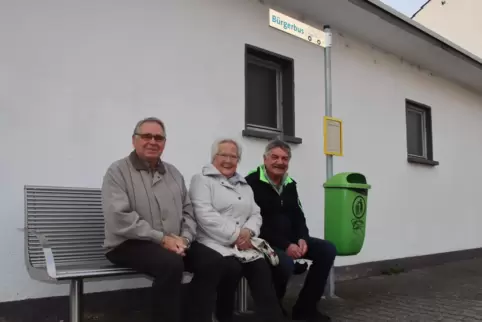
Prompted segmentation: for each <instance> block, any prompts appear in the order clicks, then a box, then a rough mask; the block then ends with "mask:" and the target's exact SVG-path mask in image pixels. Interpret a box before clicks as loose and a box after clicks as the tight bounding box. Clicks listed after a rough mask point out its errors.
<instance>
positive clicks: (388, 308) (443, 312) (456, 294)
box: [0, 259, 482, 322]
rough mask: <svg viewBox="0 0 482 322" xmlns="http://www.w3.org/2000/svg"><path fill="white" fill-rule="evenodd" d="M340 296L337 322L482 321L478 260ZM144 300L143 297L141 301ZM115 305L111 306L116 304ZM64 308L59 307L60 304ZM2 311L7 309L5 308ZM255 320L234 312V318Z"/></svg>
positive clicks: (140, 320) (125, 321)
mask: <svg viewBox="0 0 482 322" xmlns="http://www.w3.org/2000/svg"><path fill="white" fill-rule="evenodd" d="M301 282H302V280H301V279H298V280H294V281H293V283H292V284H291V285H290V290H289V292H288V294H287V300H286V303H285V304H286V308H287V309H288V310H289V309H290V306H291V305H290V304H292V303H293V302H294V300H295V298H296V295H297V292H298V290H299V288H300V285H301ZM336 293H337V295H338V296H339V297H340V298H339V299H324V300H322V301H321V303H320V308H321V309H322V310H324V311H326V312H327V313H328V314H329V315H330V316H331V317H332V318H333V321H335V322H341V321H370V322H377V321H424V322H425V321H427V322H428V321H482V259H473V260H468V261H462V262H457V263H450V264H446V265H442V266H436V267H430V268H425V269H419V270H413V271H410V272H407V273H401V274H397V275H382V276H377V277H371V278H362V279H358V280H351V281H344V282H339V283H337V285H336ZM145 302H148V301H147V299H143V300H142V303H145ZM67 304H68V303H67V302H64V304H62V305H60V306H57V308H54V312H56V314H54V315H55V316H54V315H49V316H48V317H47V316H41V315H37V314H36V313H34V312H32V313H33V314H34V315H35V317H34V318H33V319H32V318H21V319H16V318H14V319H9V318H8V315H9V314H8V313H7V317H5V315H3V314H2V312H0V322H30V321H32V322H60V321H62V322H67V321H68V319H66V312H62V310H63V309H66V308H67ZM114 306H115V305H114ZM61 308H63V309H61ZM117 310H118V312H117V313H113V312H109V311H107V309H106V307H104V306H102V305H101V306H99V307H97V308H93V307H92V306H91V305H87V307H86V314H85V317H84V322H87V321H89V322H90V321H97V322H150V320H149V319H148V318H147V316H146V315H147V314H146V309H145V308H139V307H137V308H136V309H133V308H127V307H126V308H123V307H117ZM0 311H1V310H0ZM4 313H5V312H4ZM242 321H246V322H248V321H249V322H251V321H253V322H254V321H255V319H253V318H252V317H238V319H237V320H236V322H242Z"/></svg>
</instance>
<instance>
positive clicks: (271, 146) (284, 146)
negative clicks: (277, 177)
mask: <svg viewBox="0 0 482 322" xmlns="http://www.w3.org/2000/svg"><path fill="white" fill-rule="evenodd" d="M276 148H281V149H283V150H284V151H285V152H286V153H288V157H289V158H290V159H291V147H290V146H289V145H288V143H286V142H285V141H283V140H280V139H274V140H272V141H270V142H269V143H268V144H267V145H266V148H265V149H264V156H268V154H269V153H270V152H271V150H273V149H276Z"/></svg>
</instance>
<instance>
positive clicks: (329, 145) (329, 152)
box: [323, 26, 343, 298]
mask: <svg viewBox="0 0 482 322" xmlns="http://www.w3.org/2000/svg"><path fill="white" fill-rule="evenodd" d="M323 31H324V33H325V46H324V48H325V49H324V51H325V55H324V56H325V61H324V62H325V64H324V65H325V66H324V69H325V117H324V122H323V128H324V129H323V133H324V140H323V141H324V142H323V143H324V148H323V150H324V153H325V155H326V180H329V179H330V178H331V177H332V176H333V155H343V151H342V141H343V139H342V135H341V133H342V132H341V131H342V124H341V121H339V131H338V133H339V134H340V135H339V139H337V135H336V134H335V135H334V136H335V138H333V135H331V134H332V132H337V131H336V130H335V131H333V126H329V124H331V125H333V124H334V123H335V124H336V122H337V121H338V120H336V119H333V118H332V117H331V116H332V98H331V92H332V90H331V44H332V34H331V28H330V26H324V27H323ZM335 128H336V126H335ZM333 141H334V142H333ZM337 142H339V147H340V149H337V147H336V143H337ZM337 150H338V151H337ZM325 296H326V297H331V298H335V297H336V295H335V268H334V267H333V268H332V269H331V271H330V275H329V277H328V283H327V285H326V290H325Z"/></svg>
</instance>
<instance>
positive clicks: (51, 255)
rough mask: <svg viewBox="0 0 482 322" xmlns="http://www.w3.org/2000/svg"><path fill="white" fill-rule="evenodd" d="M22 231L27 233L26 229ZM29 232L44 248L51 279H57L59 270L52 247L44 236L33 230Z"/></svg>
mask: <svg viewBox="0 0 482 322" xmlns="http://www.w3.org/2000/svg"><path fill="white" fill-rule="evenodd" d="M27 229H28V228H27ZM20 230H21V231H23V232H25V228H21V229H20ZM28 231H29V232H30V233H32V234H33V235H34V236H35V237H36V238H37V240H38V241H39V243H40V247H42V251H43V253H44V258H45V265H46V267H47V274H48V275H49V276H50V277H51V278H53V279H57V268H56V266H55V259H54V253H53V252H52V247H51V246H50V243H49V241H48V239H47V237H46V236H45V235H44V234H42V233H40V232H38V231H36V230H33V229H28Z"/></svg>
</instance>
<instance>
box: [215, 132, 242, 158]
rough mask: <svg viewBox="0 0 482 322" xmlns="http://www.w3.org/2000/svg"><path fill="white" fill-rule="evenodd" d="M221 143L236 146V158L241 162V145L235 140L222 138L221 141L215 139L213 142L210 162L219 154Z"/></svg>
mask: <svg viewBox="0 0 482 322" xmlns="http://www.w3.org/2000/svg"><path fill="white" fill-rule="evenodd" d="M223 143H232V144H234V145H235V146H236V151H237V152H236V155H237V157H238V161H241V155H242V153H243V148H242V147H241V144H239V143H238V141H236V140H235V139H231V138H222V139H217V140H216V141H214V143H213V145H212V147H211V162H212V161H214V158H215V157H216V154H218V153H219V146H220V145H221V144H223Z"/></svg>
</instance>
